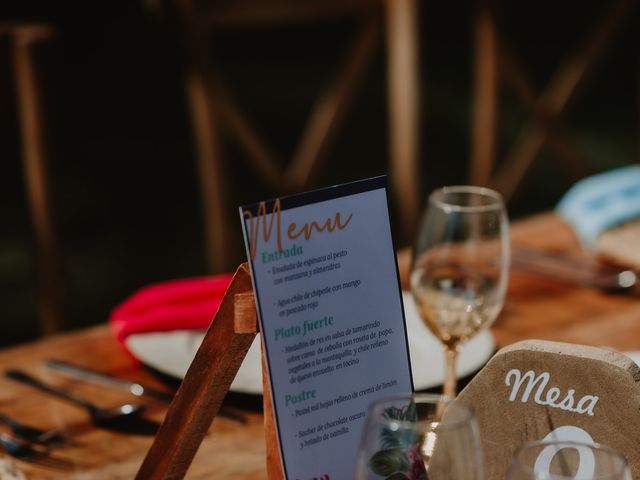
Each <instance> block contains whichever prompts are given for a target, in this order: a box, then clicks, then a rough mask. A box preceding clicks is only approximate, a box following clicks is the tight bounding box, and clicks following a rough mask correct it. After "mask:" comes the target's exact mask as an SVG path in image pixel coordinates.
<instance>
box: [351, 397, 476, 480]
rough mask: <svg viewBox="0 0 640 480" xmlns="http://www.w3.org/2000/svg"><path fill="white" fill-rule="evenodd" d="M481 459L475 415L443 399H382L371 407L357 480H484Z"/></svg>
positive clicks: (464, 406) (357, 470)
mask: <svg viewBox="0 0 640 480" xmlns="http://www.w3.org/2000/svg"><path fill="white" fill-rule="evenodd" d="M482 478H483V456H482V450H481V444H480V436H479V433H478V426H477V424H476V420H475V416H474V415H473V412H472V410H471V409H470V408H469V407H468V406H466V405H465V404H464V403H462V402H461V401H460V400H451V399H449V398H447V397H444V396H440V395H429V394H406V395H396V396H393V397H388V398H382V399H380V400H377V401H375V402H374V403H373V404H372V405H371V406H370V407H369V412H368V415H367V421H366V423H365V427H364V430H363V433H362V440H361V442H360V448H359V449H358V458H357V462H356V479H357V480H378V479H386V480H393V479H405V480H427V479H428V480H482Z"/></svg>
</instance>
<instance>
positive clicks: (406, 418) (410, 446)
mask: <svg viewBox="0 0 640 480" xmlns="http://www.w3.org/2000/svg"><path fill="white" fill-rule="evenodd" d="M382 416H383V418H386V419H389V420H397V421H399V422H417V421H418V411H417V409H416V404H415V403H414V402H411V403H410V404H409V405H408V406H407V407H406V408H403V409H402V408H396V407H391V408H388V409H386V410H385V411H384V413H383V414H382ZM380 444H381V445H382V450H380V451H379V452H376V453H375V454H374V455H373V456H372V457H371V459H370V460H369V468H371V470H372V471H373V472H374V473H375V474H376V475H380V476H382V477H385V478H386V480H428V478H429V476H428V475H427V470H426V468H425V465H424V460H423V459H422V456H421V455H420V435H419V434H418V433H417V432H415V431H412V430H410V429H399V430H392V429H391V428H389V427H388V426H386V427H384V428H383V429H382V431H381V432H380Z"/></svg>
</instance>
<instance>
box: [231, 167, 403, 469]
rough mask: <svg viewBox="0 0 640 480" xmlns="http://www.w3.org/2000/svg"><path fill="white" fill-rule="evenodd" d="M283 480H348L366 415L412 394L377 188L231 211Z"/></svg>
mask: <svg viewBox="0 0 640 480" xmlns="http://www.w3.org/2000/svg"><path fill="white" fill-rule="evenodd" d="M240 214H241V217H242V223H243V227H244V237H245V244H246V248H247V255H248V257H249V265H250V268H251V273H252V280H253V287H254V291H255V295H256V302H257V310H258V317H259V321H260V330H261V332H262V336H263V345H264V347H265V353H266V358H267V363H268V368H269V376H270V381H271V390H272V392H271V394H272V400H273V405H274V414H275V419H276V428H277V432H278V439H279V442H280V451H281V454H282V459H283V463H284V470H285V472H284V473H285V476H286V478H291V479H300V480H307V479H308V480H311V479H313V478H323V479H340V478H352V477H353V472H354V466H355V458H356V452H357V448H358V443H359V440H360V435H361V432H362V427H363V426H364V420H365V417H366V410H367V407H368V405H369V404H370V403H371V402H372V401H373V400H375V399H376V398H378V397H380V396H383V395H384V396H386V395H390V394H393V393H397V392H408V391H411V390H412V377H411V367H410V360H409V349H408V343H407V333H406V328H405V322H404V312H403V306H402V296H401V291H400V284H399V280H398V271H397V264H396V256H395V249H394V245H393V239H392V236H391V229H390V222H389V211H388V205H387V190H386V178H385V177H376V178H373V179H368V180H363V181H359V182H354V183H349V184H345V185H340V186H335V187H331V188H327V189H323V190H317V191H313V192H309V193H305V194H301V195H295V196H289V197H284V198H278V199H275V200H270V201H266V202H260V203H258V204H255V205H249V206H244V207H241V208H240Z"/></svg>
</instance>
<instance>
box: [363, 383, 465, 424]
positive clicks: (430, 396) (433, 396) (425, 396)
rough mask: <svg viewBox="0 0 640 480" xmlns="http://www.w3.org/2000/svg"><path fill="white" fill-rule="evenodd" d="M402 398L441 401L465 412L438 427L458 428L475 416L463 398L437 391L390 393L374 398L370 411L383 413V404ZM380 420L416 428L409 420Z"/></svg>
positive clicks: (432, 401) (429, 401)
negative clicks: (441, 393) (381, 409)
mask: <svg viewBox="0 0 640 480" xmlns="http://www.w3.org/2000/svg"><path fill="white" fill-rule="evenodd" d="M402 400H405V401H406V400H414V401H415V403H416V404H419V403H433V404H437V403H441V404H442V405H445V406H446V407H447V408H448V407H450V406H454V407H456V408H457V409H459V410H460V411H461V412H464V414H463V416H462V417H461V418H459V419H457V420H455V421H451V422H447V423H446V424H444V425H443V424H438V427H437V429H442V430H455V429H456V428H459V427H460V426H461V425H464V424H465V423H467V422H468V421H469V420H470V419H472V418H474V413H473V409H472V408H471V407H470V406H469V405H468V404H466V403H465V402H463V401H462V400H459V399H458V398H452V397H448V396H446V395H440V394H437V393H419V392H413V393H406V394H402V393H400V394H395V395H390V396H386V397H380V398H378V399H376V400H374V401H373V402H372V403H371V404H370V405H369V412H368V413H369V415H371V414H373V413H375V412H379V413H382V412H380V411H379V409H380V407H381V406H382V405H385V404H389V403H391V402H394V401H402ZM378 421H380V422H382V423H386V424H395V425H399V426H400V427H403V426H407V427H408V426H412V427H411V428H415V425H416V422H408V421H406V420H395V419H389V418H380V420H378Z"/></svg>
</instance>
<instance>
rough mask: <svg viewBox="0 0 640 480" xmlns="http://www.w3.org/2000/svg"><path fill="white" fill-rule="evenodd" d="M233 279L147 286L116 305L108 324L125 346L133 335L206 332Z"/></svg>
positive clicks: (213, 279)
mask: <svg viewBox="0 0 640 480" xmlns="http://www.w3.org/2000/svg"><path fill="white" fill-rule="evenodd" d="M232 278H233V274H223V275H216V276H210V277H196V278H188V279H179V280H171V281H167V282H162V283H157V284H152V285H148V286H146V287H143V288H141V289H140V290H138V291H136V292H135V293H133V295H131V296H130V297H129V298H127V299H126V300H125V301H123V302H122V303H121V304H119V305H117V306H116V307H115V308H114V309H113V310H112V312H111V315H110V317H109V324H110V325H111V328H112V330H113V332H114V334H115V336H116V338H117V339H118V341H119V342H120V343H122V345H126V344H125V339H126V338H127V337H128V336H129V335H132V334H140V333H151V332H168V331H173V330H203V329H206V328H207V327H208V326H209V324H210V323H211V321H212V320H213V317H214V316H215V314H216V312H217V311H218V308H219V307H220V302H221V301H222V298H223V297H224V294H225V292H226V291H227V287H228V286H229V284H230V283H231V279H232Z"/></svg>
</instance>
